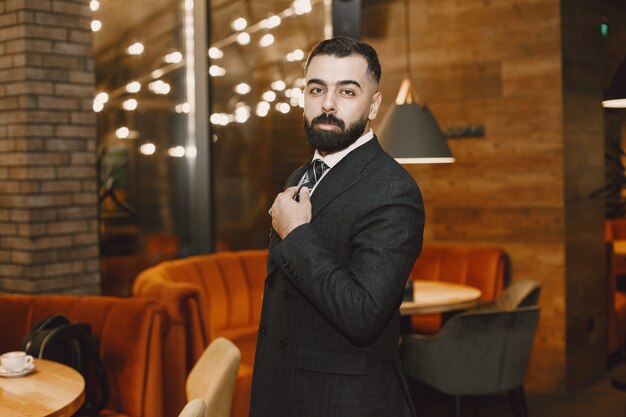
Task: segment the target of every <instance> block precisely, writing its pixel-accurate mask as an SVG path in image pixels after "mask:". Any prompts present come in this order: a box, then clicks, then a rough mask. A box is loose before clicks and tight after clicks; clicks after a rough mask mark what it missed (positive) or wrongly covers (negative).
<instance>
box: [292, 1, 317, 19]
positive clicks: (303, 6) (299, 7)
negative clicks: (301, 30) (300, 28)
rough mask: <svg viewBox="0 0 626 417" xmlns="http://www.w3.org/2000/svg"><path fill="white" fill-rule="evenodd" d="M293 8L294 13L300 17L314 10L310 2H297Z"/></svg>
mask: <svg viewBox="0 0 626 417" xmlns="http://www.w3.org/2000/svg"><path fill="white" fill-rule="evenodd" d="M292 7H293V11H294V13H295V14H297V15H298V16H299V15H303V14H306V13H309V12H310V11H311V10H313V7H312V6H311V2H310V0H296V1H294V2H293V4H292Z"/></svg>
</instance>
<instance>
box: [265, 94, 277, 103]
mask: <svg viewBox="0 0 626 417" xmlns="http://www.w3.org/2000/svg"><path fill="white" fill-rule="evenodd" d="M262 97H263V100H265V101H269V102H270V103H271V102H272V101H274V100H276V93H275V92H273V91H266V92H264V93H263V95H262Z"/></svg>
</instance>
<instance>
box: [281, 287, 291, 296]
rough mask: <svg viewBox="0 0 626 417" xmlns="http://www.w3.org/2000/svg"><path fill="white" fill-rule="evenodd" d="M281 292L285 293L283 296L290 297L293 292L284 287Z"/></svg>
mask: <svg viewBox="0 0 626 417" xmlns="http://www.w3.org/2000/svg"><path fill="white" fill-rule="evenodd" d="M281 294H282V295H283V297H289V296H290V295H291V292H289V290H287V289H284V290H283V291H282V292H281Z"/></svg>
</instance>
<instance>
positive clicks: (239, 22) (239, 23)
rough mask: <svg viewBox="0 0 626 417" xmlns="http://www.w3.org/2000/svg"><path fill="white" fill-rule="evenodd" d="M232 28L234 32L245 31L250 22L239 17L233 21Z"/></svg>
mask: <svg viewBox="0 0 626 417" xmlns="http://www.w3.org/2000/svg"><path fill="white" fill-rule="evenodd" d="M231 26H232V28H233V29H234V30H236V31H237V32H239V31H240V30H244V29H245V28H246V27H247V26H248V21H247V20H246V19H244V18H243V17H238V18H237V19H235V20H233V23H231Z"/></svg>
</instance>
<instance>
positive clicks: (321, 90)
mask: <svg viewBox="0 0 626 417" xmlns="http://www.w3.org/2000/svg"><path fill="white" fill-rule="evenodd" d="M309 92H310V93H311V94H320V93H322V92H324V90H323V89H321V88H319V87H313V88H311V90H309Z"/></svg>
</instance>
